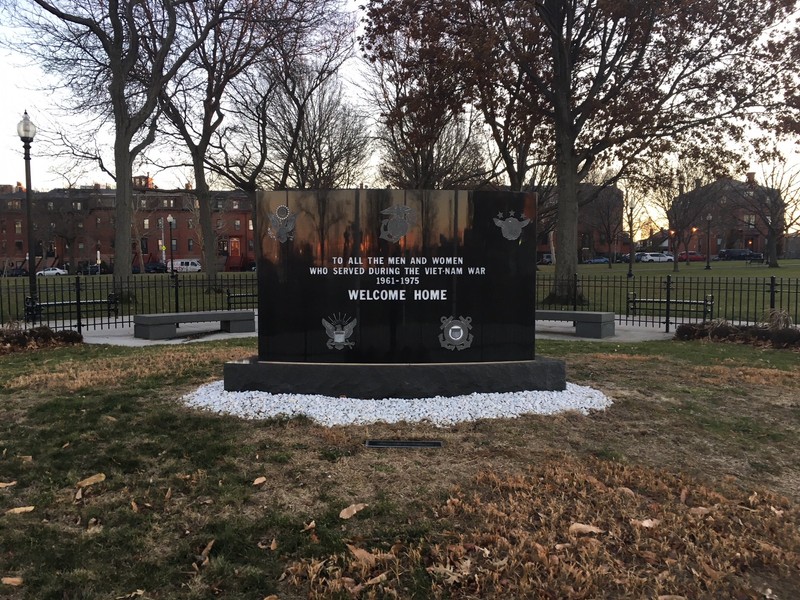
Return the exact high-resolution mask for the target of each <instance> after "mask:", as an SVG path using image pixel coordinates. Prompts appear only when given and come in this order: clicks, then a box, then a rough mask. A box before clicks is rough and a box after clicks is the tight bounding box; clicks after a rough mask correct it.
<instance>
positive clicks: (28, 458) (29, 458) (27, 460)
mask: <svg viewBox="0 0 800 600" xmlns="http://www.w3.org/2000/svg"><path fill="white" fill-rule="evenodd" d="M19 459H20V460H21V461H22V462H24V463H32V462H33V457H32V456H28V455H26V456H20V457H19Z"/></svg>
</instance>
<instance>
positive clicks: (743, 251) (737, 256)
mask: <svg viewBox="0 0 800 600" xmlns="http://www.w3.org/2000/svg"><path fill="white" fill-rule="evenodd" d="M719 259H720V260H763V259H764V255H763V254H761V253H760V252H753V251H752V250H750V248H726V249H725V250H720V251H719Z"/></svg>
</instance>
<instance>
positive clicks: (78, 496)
mask: <svg viewBox="0 0 800 600" xmlns="http://www.w3.org/2000/svg"><path fill="white" fill-rule="evenodd" d="M81 498H83V488H80V487H79V488H78V491H77V492H75V502H80V501H81Z"/></svg>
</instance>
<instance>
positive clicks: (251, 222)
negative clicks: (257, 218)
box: [247, 219, 253, 231]
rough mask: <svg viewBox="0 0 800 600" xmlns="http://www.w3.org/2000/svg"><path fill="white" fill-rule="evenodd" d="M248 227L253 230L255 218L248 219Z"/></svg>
mask: <svg viewBox="0 0 800 600" xmlns="http://www.w3.org/2000/svg"><path fill="white" fill-rule="evenodd" d="M247 228H248V229H249V230H250V231H253V219H248V220H247Z"/></svg>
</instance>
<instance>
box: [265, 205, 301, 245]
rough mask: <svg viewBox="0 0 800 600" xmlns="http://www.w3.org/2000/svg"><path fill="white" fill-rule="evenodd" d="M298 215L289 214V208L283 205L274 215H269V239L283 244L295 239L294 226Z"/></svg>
mask: <svg viewBox="0 0 800 600" xmlns="http://www.w3.org/2000/svg"><path fill="white" fill-rule="evenodd" d="M296 220H297V215H293V214H291V213H290V212H289V207H288V206H285V205H283V204H281V205H280V206H279V207H278V208H277V209H276V210H275V212H274V213H271V214H270V215H269V229H268V230H267V233H269V237H271V238H272V239H273V240H278V241H279V242H280V243H281V244H282V243H283V242H285V241H286V240H293V239H294V224H295V221H296Z"/></svg>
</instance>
